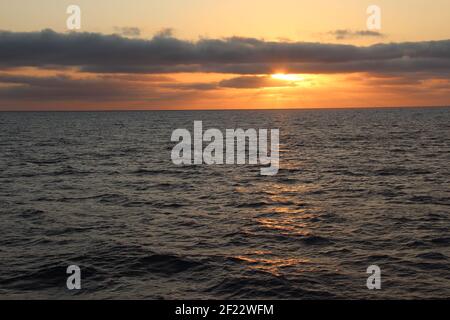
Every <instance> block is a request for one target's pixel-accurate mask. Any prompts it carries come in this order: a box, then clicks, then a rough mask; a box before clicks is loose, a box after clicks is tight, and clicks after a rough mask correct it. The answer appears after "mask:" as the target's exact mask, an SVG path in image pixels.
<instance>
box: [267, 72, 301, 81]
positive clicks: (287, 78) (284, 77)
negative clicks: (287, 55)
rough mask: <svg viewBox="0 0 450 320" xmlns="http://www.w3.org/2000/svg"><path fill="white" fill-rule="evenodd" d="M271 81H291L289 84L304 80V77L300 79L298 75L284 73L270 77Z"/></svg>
mask: <svg viewBox="0 0 450 320" xmlns="http://www.w3.org/2000/svg"><path fill="white" fill-rule="evenodd" d="M271 78H272V79H277V80H284V81H291V82H297V81H302V80H305V78H304V77H302V76H301V75H300V74H285V73H275V74H272V75H271Z"/></svg>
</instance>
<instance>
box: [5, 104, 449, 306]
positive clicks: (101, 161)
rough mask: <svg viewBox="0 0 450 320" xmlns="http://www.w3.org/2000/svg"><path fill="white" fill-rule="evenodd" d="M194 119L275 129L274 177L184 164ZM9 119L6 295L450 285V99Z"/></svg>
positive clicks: (169, 295) (274, 294) (405, 294)
mask: <svg viewBox="0 0 450 320" xmlns="http://www.w3.org/2000/svg"><path fill="white" fill-rule="evenodd" d="M196 120H202V121H203V127H204V129H207V128H219V129H223V130H224V129H226V128H243V129H247V128H255V129H258V128H269V129H270V128H278V129H279V130H280V170H279V172H278V174H277V175H274V176H262V175H260V168H261V166H260V165H210V166H208V165H192V166H177V165H174V164H173V163H172V161H171V156H170V154H171V150H172V148H173V147H174V145H175V143H174V142H171V141H170V137H171V133H172V132H173V130H175V129H177V128H187V129H189V130H192V127H193V123H194V121H196ZM0 128H1V130H0V150H1V152H0V215H1V224H0V235H1V236H0V298H6V299H15V298H30V299H45V298H51V299H61V298H64V299H65V298H76V299H109V298H123V299H131V298H136V299H181V298H185V299H270V298H273V299H383V298H386V299H417V298H426V299H433V298H450V263H449V262H450V261H449V259H450V188H449V186H450V109H449V108H405V109H400V108H398V109H342V110H339V109H334V110H332V109H320V110H255V111H251V110H246V111H240V110H239V111H142V112H139V111H136V112H131V111H130V112H2V113H0ZM69 265H77V266H79V267H80V269H81V276H82V280H81V284H82V289H81V290H73V291H69V290H68V289H67V287H66V279H67V277H68V274H67V273H66V269H67V267H68V266H69ZM370 265H376V266H379V268H380V269H381V290H369V289H368V288H367V278H368V277H369V276H370V274H367V272H366V271H367V268H368V267H369V266H370Z"/></svg>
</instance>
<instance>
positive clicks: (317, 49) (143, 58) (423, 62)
mask: <svg viewBox="0 0 450 320" xmlns="http://www.w3.org/2000/svg"><path fill="white" fill-rule="evenodd" d="M0 48H1V50H0V68H1V69H3V70H6V69H8V68H14V67H25V66H28V67H41V68H43V67H44V68H45V67H53V68H64V67H77V68H79V69H80V70H81V71H89V72H98V73H119V72H120V73H171V72H218V73H235V74H242V75H245V74H247V75H257V74H269V73H273V72H274V71H276V70H279V69H280V68H282V69H283V71H284V72H291V73H349V72H377V73H383V72H385V73H410V72H426V73H438V74H448V73H449V72H450V40H442V41H427V42H405V43H389V44H378V45H372V46H368V47H358V46H353V45H343V44H322V43H306V42H270V41H264V40H258V39H253V38H238V37H233V38H228V39H201V40H199V41H196V42H190V41H184V40H179V39H176V38H174V37H172V36H171V34H170V33H168V34H159V35H157V36H155V37H153V38H152V39H150V40H143V39H130V38H126V37H121V36H119V35H102V34H97V33H56V32H54V31H51V30H44V31H41V32H24V33H20V32H8V31H3V32H0Z"/></svg>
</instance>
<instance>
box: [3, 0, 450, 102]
mask: <svg viewBox="0 0 450 320" xmlns="http://www.w3.org/2000/svg"><path fill="white" fill-rule="evenodd" d="M68 4H72V2H71V1H55V0H44V1H40V2H30V1H24V0H19V1H15V2H14V3H8V5H6V4H5V3H4V2H2V3H0V30H6V31H7V32H1V33H0V46H1V48H2V52H0V110H110V109H231V108H238V109H245V108H320V107H326V108H334V107H337V108H341V107H393V106H444V105H450V81H449V79H450V76H449V75H450V41H449V40H448V39H450V37H449V36H450V19H449V18H450V14H449V12H450V1H447V0H435V1H433V2H432V3H430V2H429V1H423V0H408V1H406V0H397V1H387V0H382V1H381V0H380V1H378V3H377V4H378V5H379V7H380V9H381V13H382V14H381V22H382V24H381V25H382V27H381V29H380V30H376V31H374V32H368V30H367V26H366V20H367V18H368V14H367V12H366V9H367V7H368V6H369V5H370V4H372V2H371V1H365V0H341V1H337V0H317V1H300V0H296V1H291V0H279V1H269V0H259V1H254V0H247V1H235V0H229V1H218V0H210V1H206V0H186V1H175V0H166V1H140V0H131V1H127V2H124V1H113V0H109V1H104V0H99V1H95V2H93V1H77V4H78V5H79V6H80V8H81V12H82V16H81V23H82V24H81V29H80V30H77V31H76V33H73V32H69V31H68V30H67V27H66V19H67V17H68V15H67V14H66V12H65V10H66V7H67V5H68ZM36 12H39V13H41V14H40V15H36ZM165 28H166V29H165ZM44 29H51V30H53V31H41V30H44ZM161 30H165V31H161ZM113 33H114V34H116V35H115V36H112V37H111V36H110V35H111V34H113ZM430 41H433V42H430ZM376 44H382V45H381V46H379V45H376Z"/></svg>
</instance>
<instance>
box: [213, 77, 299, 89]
mask: <svg viewBox="0 0 450 320" xmlns="http://www.w3.org/2000/svg"><path fill="white" fill-rule="evenodd" d="M219 86H220V87H222V88H234V89H255V88H269V87H294V86H295V83H294V82H293V81H292V82H291V81H283V80H277V79H273V78H271V77H267V76H243V77H236V78H231V79H227V80H222V81H220V83H219Z"/></svg>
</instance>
